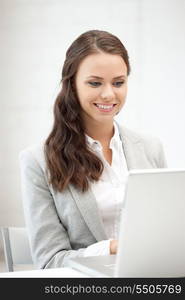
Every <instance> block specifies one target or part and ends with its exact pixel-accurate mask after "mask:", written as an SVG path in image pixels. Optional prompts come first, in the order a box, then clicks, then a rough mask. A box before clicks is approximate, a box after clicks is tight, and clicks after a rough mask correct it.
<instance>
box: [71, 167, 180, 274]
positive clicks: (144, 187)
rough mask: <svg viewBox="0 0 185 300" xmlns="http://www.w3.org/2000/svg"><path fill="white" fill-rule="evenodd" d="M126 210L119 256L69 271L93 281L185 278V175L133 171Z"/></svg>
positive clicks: (75, 262) (84, 261) (74, 263)
mask: <svg viewBox="0 0 185 300" xmlns="http://www.w3.org/2000/svg"><path fill="white" fill-rule="evenodd" d="M123 206H124V210H122V211H123V213H122V215H121V220H120V230H119V238H118V253H117V255H107V256H93V257H78V258H73V259H70V260H69V262H68V266H69V267H71V268H74V269H76V270H78V271H80V272H82V273H84V274H86V275H88V276H89V277H125V278H128V277H134V278H146V277H151V278H155V277H156V278H162V277H164V278H166V277H184V276H185V170H182V169H181V170H180V169H178V170H176V169H147V170H133V171H130V172H129V173H128V177H127V182H126V192H125V196H124V201H123Z"/></svg>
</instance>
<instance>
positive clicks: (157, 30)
mask: <svg viewBox="0 0 185 300" xmlns="http://www.w3.org/2000/svg"><path fill="white" fill-rule="evenodd" d="M184 15H185V0H155V1H154V0H153V1H152V0H114V1H111V0H110V1H109V0H101V1H100V0H94V1H87V0H78V1H75V0H68V1H62V0H0V45H1V46H0V136H1V142H0V176H1V179H0V225H17V226H22V225H24V218H23V212H22V202H21V201H22V200H21V191H20V174H19V161H18V154H19V152H20V151H21V150H22V149H24V148H25V147H27V146H29V145H31V144H34V143H37V142H38V141H40V140H41V139H44V138H45V137H46V136H47V135H48V133H49V130H50V128H51V124H52V106H53V103H54V100H55V97H56V95H57V92H58V89H59V82H60V77H61V76H60V74H61V69H62V64H63V60H64V56H65V52H66V50H67V48H68V47H69V45H70V44H71V42H72V41H73V40H74V39H75V38H76V37H77V36H78V35H79V34H81V33H82V32H85V31H87V30H90V29H102V30H107V31H109V32H111V33H113V34H115V35H117V36H118V37H119V38H120V39H121V40H122V42H123V43H124V44H125V46H126V48H127V50H128V52H129V54H130V62H131V66H132V73H131V76H130V79H129V93H128V97H127V103H126V106H125V108H124V109H123V111H122V112H121V113H120V115H119V116H118V117H117V119H118V120H119V121H120V123H124V124H125V125H126V126H127V127H130V128H132V129H136V130H137V131H140V132H143V133H144V132H146V133H150V134H152V135H154V136H158V137H159V138H160V139H161V140H162V142H163V145H164V149H165V152H166V157H167V160H168V165H169V167H173V168H185V156H184V153H185V141H184V130H185V118H184V112H185V104H184V100H185V84H184V81H185V79H184V78H185V56H184V55H185V38H184V37H185V18H184Z"/></svg>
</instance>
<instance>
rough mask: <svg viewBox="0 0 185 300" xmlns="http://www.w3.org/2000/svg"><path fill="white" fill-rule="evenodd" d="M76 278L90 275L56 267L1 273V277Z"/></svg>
mask: <svg viewBox="0 0 185 300" xmlns="http://www.w3.org/2000/svg"><path fill="white" fill-rule="evenodd" d="M8 277H9V278H17V277H20V278H23V277H24V278H25V277H27V278H30V277H32V278H33V277H34V278H38V277H48V278H70V277H71V278H75V277H81V278H82V277H88V276H87V275H85V274H83V273H80V272H78V271H75V270H73V269H71V268H55V269H41V270H28V271H16V272H4V273H0V278H8Z"/></svg>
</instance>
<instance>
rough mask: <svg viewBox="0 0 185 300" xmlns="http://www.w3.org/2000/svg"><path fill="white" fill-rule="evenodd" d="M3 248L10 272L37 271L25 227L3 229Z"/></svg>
mask: <svg viewBox="0 0 185 300" xmlns="http://www.w3.org/2000/svg"><path fill="white" fill-rule="evenodd" d="M1 233H2V238H3V248H4V255H5V261H6V267H7V271H8V272H13V271H15V269H16V266H17V267H18V269H23V270H27V269H28V270H29V269H35V267H34V265H33V261H32V257H31V252H30V246H29V240H28V235H27V230H26V228H25V227H2V228H1Z"/></svg>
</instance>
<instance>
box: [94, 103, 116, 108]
mask: <svg viewBox="0 0 185 300" xmlns="http://www.w3.org/2000/svg"><path fill="white" fill-rule="evenodd" d="M95 105H96V106H97V107H98V108H102V109H111V108H112V107H113V106H114V104H111V105H103V104H97V103H96V104H95Z"/></svg>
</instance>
